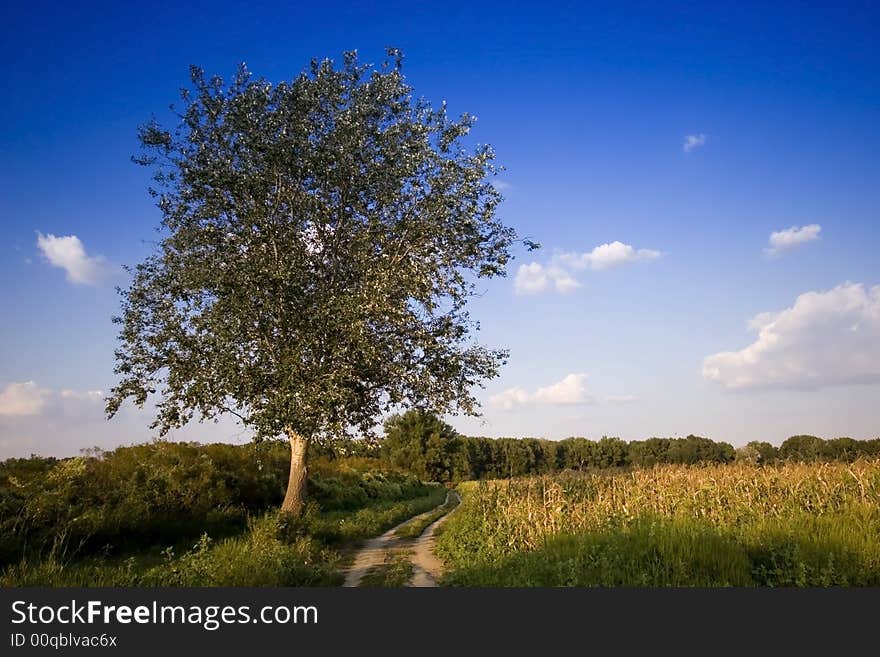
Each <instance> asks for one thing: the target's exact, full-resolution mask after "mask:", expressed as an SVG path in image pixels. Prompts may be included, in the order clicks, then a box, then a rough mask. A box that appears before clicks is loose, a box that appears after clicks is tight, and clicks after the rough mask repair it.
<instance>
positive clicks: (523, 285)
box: [513, 262, 549, 294]
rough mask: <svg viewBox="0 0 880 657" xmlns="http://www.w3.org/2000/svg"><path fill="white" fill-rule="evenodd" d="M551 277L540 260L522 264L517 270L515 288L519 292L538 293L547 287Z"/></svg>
mask: <svg viewBox="0 0 880 657" xmlns="http://www.w3.org/2000/svg"><path fill="white" fill-rule="evenodd" d="M548 280H549V277H548V276H547V272H546V271H544V266H543V265H542V264H540V263H538V262H531V263H529V264H527V265H520V266H519V269H517V270H516V279H514V281H513V289H514V290H515V291H516V293H517V294H536V293H538V292H543V291H544V290H545V289H547V282H548Z"/></svg>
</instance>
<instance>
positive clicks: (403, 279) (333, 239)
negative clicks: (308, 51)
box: [107, 50, 535, 514]
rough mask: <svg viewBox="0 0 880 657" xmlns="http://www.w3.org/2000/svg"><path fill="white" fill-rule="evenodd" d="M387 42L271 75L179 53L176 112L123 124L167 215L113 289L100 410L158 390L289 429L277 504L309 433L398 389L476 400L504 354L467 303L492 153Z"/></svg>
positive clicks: (297, 492) (486, 254) (437, 400)
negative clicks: (109, 379) (214, 73)
mask: <svg viewBox="0 0 880 657" xmlns="http://www.w3.org/2000/svg"><path fill="white" fill-rule="evenodd" d="M389 56H390V57H391V61H390V62H386V63H385V64H384V65H383V66H382V67H381V68H379V69H371V68H370V67H368V66H365V65H362V64H359V63H358V60H357V57H356V55H355V54H354V53H347V54H346V55H345V61H344V64H343V66H341V67H339V68H337V67H336V66H334V64H333V63H332V62H331V61H329V60H324V61H320V62H319V61H313V62H312V64H311V67H310V68H309V69H308V71H307V72H304V73H302V74H301V75H299V76H298V77H296V78H295V79H293V80H292V81H289V82H280V83H278V84H272V83H270V82H268V81H267V80H265V79H262V78H259V79H257V78H253V77H252V76H251V74H250V73H249V72H248V71H247V69H246V68H245V67H244V66H242V67H241V68H240V69H239V71H238V73H237V74H236V75H235V77H234V79H233V80H232V81H231V82H230V83H229V84H226V83H224V81H223V80H222V79H220V78H219V77H211V78H207V77H205V75H204V73H203V72H202V70H201V69H198V68H195V67H194V68H192V71H191V80H192V87H191V88H190V89H187V90H184V91H183V92H182V98H183V106H182V107H181V108H179V109H178V110H177V111H178V116H179V117H180V123H179V125H178V126H176V127H174V128H172V129H170V130H169V129H165V128H164V127H162V126H161V125H160V124H158V123H157V122H155V121H154V122H151V123H149V124H148V125H146V126H144V127H143V128H142V129H141V131H140V135H139V136H140V141H141V144H142V146H143V147H144V149H145V152H144V156H143V157H140V158H137V159H136V161H137V162H139V163H141V164H144V165H147V166H149V167H152V168H153V170H154V174H155V175H154V180H155V181H156V188H155V189H151V190H150V191H151V193H152V194H154V195H155V196H156V197H157V198H158V205H159V208H160V209H161V212H162V216H163V219H162V230H163V233H162V237H161V239H160V241H159V242H158V244H157V245H156V248H155V251H154V252H153V254H152V255H150V256H149V257H148V258H147V259H146V260H145V261H144V262H143V263H141V264H139V265H138V266H137V267H136V268H135V269H134V270H133V281H132V283H131V285H130V287H128V289H125V290H123V291H122V292H121V294H122V314H121V317H119V318H116V320H115V321H117V322H118V323H119V324H120V326H121V331H120V334H119V338H120V343H121V345H120V347H119V348H118V350H117V351H116V363H117V364H116V372H117V374H119V375H120V377H121V380H120V382H119V383H118V384H117V385H116V387H114V388H113V390H112V394H111V396H110V398H109V401H108V404H107V412H108V415H109V416H111V417H112V416H113V415H114V414H115V413H116V412H117V411H118V410H119V408H120V405H121V404H122V403H123V401H124V400H126V399H129V398H130V399H133V400H134V401H135V403H137V404H138V405H140V406H143V405H144V404H145V403H146V401H147V399H148V397H150V396H151V395H153V394H156V395H157V396H158V398H159V400H158V405H157V417H156V420H155V422H154V424H153V426H154V427H156V428H158V429H159V430H160V432H161V433H163V434H164V433H165V432H167V431H168V430H169V429H171V428H174V427H179V426H182V425H183V424H185V423H187V422H188V421H189V420H190V419H191V418H193V417H197V418H198V419H200V420H204V419H214V418H216V417H217V416H219V415H221V414H224V413H231V414H234V415H236V416H238V417H239V418H240V420H241V421H242V422H243V423H244V424H245V425H247V426H249V427H251V428H252V429H253V430H254V431H255V434H256V436H257V437H258V438H260V437H264V436H279V435H283V436H286V437H287V439H288V440H289V442H290V452H291V460H290V474H289V482H288V486H287V493H286V495H285V497H284V502H283V504H282V509H283V510H284V511H286V512H289V513H291V514H296V513H299V511H300V509H301V507H302V504H303V497H304V493H305V482H306V470H307V469H306V464H307V450H308V446H309V444H310V443H312V442H314V441H317V440H325V439H334V438H338V437H341V436H344V435H355V434H358V435H360V434H367V433H369V432H370V431H371V430H372V427H373V426H374V424H375V422H376V420H377V418H378V417H380V416H381V415H382V414H384V413H386V412H388V411H389V410H393V409H395V408H399V407H401V406H416V407H420V408H426V409H431V410H436V411H443V412H463V413H468V414H470V413H475V412H476V407H477V404H476V400H475V398H474V396H473V395H472V393H471V389H472V387H473V386H474V385H475V384H478V383H479V382H480V381H482V380H483V379H486V378H491V377H494V376H496V374H497V372H498V368H499V366H500V365H501V364H502V362H503V361H504V359H505V357H506V352H505V351H503V350H493V349H489V348H486V347H484V346H480V345H477V344H476V343H474V342H473V334H474V331H475V330H476V328H477V326H476V324H475V323H474V322H473V321H472V320H470V319H469V317H468V314H467V312H466V309H465V308H466V303H467V301H468V300H469V298H471V297H472V296H473V294H474V293H475V291H476V284H477V280H478V279H480V278H490V277H494V276H502V275H504V273H505V269H506V265H507V263H508V261H509V260H510V257H511V256H510V250H509V249H510V246H511V245H512V242H513V241H514V240H515V238H516V235H515V233H514V231H513V230H512V229H511V228H509V227H506V226H504V225H503V224H502V223H501V222H500V221H499V220H498V219H497V218H496V216H495V213H496V208H497V207H498V204H499V202H500V201H501V196H500V194H499V192H498V191H497V189H496V188H495V187H493V185H492V180H491V178H492V176H493V175H494V174H495V172H496V168H495V166H494V164H493V159H494V154H493V151H492V149H491V148H490V147H489V146H476V147H474V148H467V147H466V146H465V145H464V144H463V142H462V139H463V138H464V137H465V135H467V134H468V131H469V130H470V128H471V126H472V124H473V118H472V117H471V116H469V115H463V116H461V118H459V119H457V120H454V119H451V118H449V117H448V116H447V113H446V110H445V105H444V106H443V107H441V108H439V109H433V108H432V107H431V106H430V105H429V104H428V103H426V102H425V101H422V100H415V99H414V98H413V91H412V89H411V88H410V87H409V86H408V85H407V84H406V83H405V82H404V77H403V74H402V68H401V56H400V54H399V53H398V52H396V51H393V50H392V51H389ZM526 244H527V246H529V247H530V248H532V247H534V246H535V245H534V244H532V243H530V242H526Z"/></svg>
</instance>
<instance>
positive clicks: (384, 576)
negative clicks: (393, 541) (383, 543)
mask: <svg viewBox="0 0 880 657" xmlns="http://www.w3.org/2000/svg"><path fill="white" fill-rule="evenodd" d="M409 557H410V553H409V552H407V551H402V552H401V551H397V552H389V553H388V554H387V555H386V557H385V563H383V564H380V565H378V566H373V567H372V568H370V569H369V570H368V571H367V572H366V573H364V576H363V578H362V579H361V582H360V584H359V585H358V586H361V587H368V588H369V587H373V588H378V587H384V588H399V587H402V586H406V585H407V584H408V583H409V581H410V580H411V579H412V578H413V565H412V562H411V561H410V559H409Z"/></svg>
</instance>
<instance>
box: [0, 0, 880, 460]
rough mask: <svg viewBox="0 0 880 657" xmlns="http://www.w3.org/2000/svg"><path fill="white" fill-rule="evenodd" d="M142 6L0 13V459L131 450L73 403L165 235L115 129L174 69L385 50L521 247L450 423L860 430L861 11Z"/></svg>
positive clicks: (209, 431)
mask: <svg viewBox="0 0 880 657" xmlns="http://www.w3.org/2000/svg"><path fill="white" fill-rule="evenodd" d="M138 4H139V6H134V5H135V3H119V2H116V3H106V4H101V3H92V4H91V5H90V6H88V7H82V8H80V7H74V6H72V5H71V4H70V3H58V4H57V5H55V4H44V3H40V2H29V3H24V4H21V5H20V6H19V7H18V8H9V7H6V8H4V9H2V10H0V11H2V14H3V15H2V20H0V30H2V38H0V53H2V55H3V60H4V61H6V62H7V69H6V72H5V79H6V83H5V88H6V93H5V94H4V101H3V102H2V103H0V135H2V137H0V144H2V148H0V276H2V280H3V285H2V287H0V303H2V308H3V312H2V318H0V457H5V456H11V455H25V454H29V453H31V452H38V453H51V454H70V453H76V452H77V450H79V449H80V448H81V447H86V446H89V445H95V444H99V445H102V446H105V447H108V446H112V445H115V444H119V443H128V442H132V441H141V440H145V439H148V438H150V437H151V436H152V432H150V431H149V430H148V429H147V424H148V415H145V414H139V413H136V412H134V411H133V410H131V411H128V412H126V413H125V414H123V415H122V416H120V417H119V418H118V419H115V420H113V421H112V422H109V423H107V422H106V421H104V420H103V416H102V413H101V404H100V402H99V401H98V398H99V397H100V395H99V394H98V393H97V392H95V391H98V390H102V391H107V390H108V389H109V388H110V387H111V386H112V385H113V383H114V378H113V374H112V366H113V349H114V346H115V327H114V326H113V325H112V324H111V323H110V316H111V315H112V314H114V313H115V312H116V310H117V308H118V299H117V296H116V294H115V292H114V285H118V284H124V282H125V278H124V276H123V275H120V274H119V273H118V267H119V265H122V264H134V263H136V262H138V261H139V260H140V259H141V258H142V257H143V256H144V255H145V254H146V253H147V252H148V249H149V245H148V244H145V241H149V240H151V239H154V236H155V232H154V228H155V227H156V226H157V225H158V222H159V218H160V216H159V212H158V210H157V209H156V208H155V207H154V205H153V202H152V200H151V199H150V198H149V196H148V195H147V193H146V186H147V173H146V172H145V171H144V170H142V169H140V168H139V167H136V166H135V165H133V164H131V163H130V162H129V157H130V155H132V154H133V153H135V152H136V139H135V135H136V129H137V126H138V125H139V124H140V123H142V122H144V121H145V120H147V119H149V118H150V116H151V115H152V114H157V115H158V116H159V117H160V118H162V117H164V116H166V114H165V111H166V108H167V106H168V105H169V104H170V103H171V102H174V101H175V100H176V98H177V93H178V89H179V88H180V87H181V86H183V85H185V83H186V81H187V71H188V66H189V65H190V64H198V65H200V66H202V67H204V68H205V69H206V70H207V71H209V72H210V73H219V74H221V75H225V76H228V75H229V74H231V73H232V72H233V71H234V69H235V66H236V65H237V63H238V62H241V61H245V62H247V63H248V65H249V67H250V68H251V69H252V70H253V71H254V72H255V73H256V74H258V75H262V76H265V77H267V78H269V79H271V80H281V79H289V78H291V77H294V76H295V75H296V74H298V73H299V72H300V71H301V70H302V68H303V67H304V66H305V65H306V63H307V62H308V61H309V59H311V58H312V57H318V58H323V57H331V58H336V59H339V57H340V54H341V53H342V52H343V51H344V50H349V49H357V50H358V51H359V53H360V55H361V57H362V59H363V60H366V61H374V62H378V61H381V59H382V58H383V49H384V47H385V46H386V45H393V46H396V47H399V48H401V49H403V51H404V53H405V73H406V75H407V79H408V81H409V83H410V84H411V85H412V86H413V87H414V88H415V90H416V92H417V93H418V94H419V95H423V96H425V97H426V98H428V99H430V100H432V101H434V102H436V103H439V102H440V101H441V100H444V99H445V100H447V101H448V103H449V107H450V109H451V110H452V112H454V113H458V112H462V111H468V112H471V113H473V114H475V115H477V117H478V122H477V125H476V127H475V130H474V133H473V138H474V139H475V140H477V141H480V142H489V143H491V144H493V145H494V146H495V148H496V150H497V153H498V159H499V162H500V163H502V164H504V165H505V166H506V167H507V171H506V173H505V174H504V176H503V178H502V187H503V192H504V194H505V197H506V201H505V203H504V204H503V205H502V208H501V211H500V212H501V215H502V217H503V218H504V220H505V221H506V222H508V223H510V224H512V225H513V226H515V227H516V228H517V229H518V230H519V232H520V234H522V235H526V236H530V237H532V238H533V239H535V240H537V241H538V242H540V243H541V244H542V245H543V246H544V248H543V249H541V250H540V251H539V252H536V253H519V254H518V257H517V259H516V261H515V262H514V263H513V265H512V267H511V269H510V275H509V277H508V278H506V279H503V280H499V281H495V282H492V283H491V284H489V285H487V286H486V294H485V295H484V296H483V297H482V298H481V299H479V300H478V301H477V302H476V303H475V305H474V315H475V316H476V317H477V318H478V319H479V320H480V321H481V322H482V326H483V330H482V332H481V339H482V340H483V341H484V342H487V343H489V344H493V345H501V346H506V347H509V348H510V349H511V359H510V362H509V364H508V366H507V367H506V368H505V369H504V370H503V373H502V376H501V377H500V378H499V379H496V380H494V381H492V382H490V383H489V384H488V386H487V389H486V390H485V391H484V392H481V393H480V397H481V399H482V400H483V401H484V402H485V403H484V417H483V418H481V419H479V420H470V419H461V418H455V419H451V421H452V422H453V424H455V426H456V427H458V428H460V429H461V430H463V431H465V432H467V433H480V434H486V435H518V436H521V435H539V436H547V437H551V438H561V437H565V436H569V435H584V436H588V437H601V436H602V435H603V434H607V435H620V436H621V437H623V438H626V439H637V438H644V437H648V436H652V435H659V436H668V435H686V434H687V433H698V434H701V435H707V436H709V437H712V438H715V439H720V440H728V441H730V442H732V443H734V444H737V445H739V444H743V443H745V442H747V441H748V440H751V439H761V440H769V441H771V442H775V443H779V442H780V441H781V440H783V439H784V438H785V437H787V436H788V435H791V434H795V433H814V434H818V435H823V436H826V437H832V436H838V435H850V436H852V437H854V438H867V437H875V436H877V435H880V405H878V404H877V400H878V399H880V397H878V393H880V288H877V287H876V286H878V285H880V264H878V258H877V246H878V244H880V221H878V220H880V217H878V205H880V204H878V201H880V158H878V155H877V154H878V153H880V48H877V44H878V43H880V9H878V8H877V6H876V5H874V6H873V7H871V5H870V3H851V4H846V3H826V4H824V5H820V4H815V5H813V4H811V5H804V4H803V3H792V4H786V3H761V4H755V5H750V4H746V3H739V2H738V3H729V4H727V5H726V6H719V5H717V4H715V3H712V4H709V3H706V4H701V3H686V4H685V3H682V4H675V3H617V2H615V3H557V2H547V3H540V4H539V3H513V2H504V3H461V4H457V3H441V4H437V3H424V4H421V3H401V4H394V3H383V4H382V5H381V6H378V5H375V3H367V2H363V3H338V4H337V5H334V6H333V7H332V8H329V7H320V6H319V5H318V4H317V3H311V4H310V6H308V7H294V6H292V4H293V3H247V4H231V3H230V4H225V3H220V2H210V3H186V5H187V6H181V3H167V4H166V5H163V6H149V5H147V4H146V3H138ZM153 4H154V3H150V5H153ZM587 5H589V6H587ZM773 233H776V236H775V237H772V238H771V234H773ZM39 235H42V236H43V239H42V240H40V242H39V243H38V237H39ZM50 236H54V238H53V237H50ZM73 236H75V238H76V239H73ZM64 238H67V239H64ZM602 245H610V246H606V247H602ZM597 247H600V248H598V249H597V250H595V251H594V249H596V248H597ZM79 248H81V249H82V251H78V249H79ZM523 265H526V266H527V267H524V268H523V270H522V271H520V270H519V268H520V266H523ZM761 313H772V315H761ZM756 317H758V321H756V322H753V329H751V330H750V329H749V328H748V323H749V321H750V320H753V319H754V318H756ZM759 329H760V330H759ZM89 391H92V393H91V394H90V393H89ZM175 437H179V438H189V437H192V438H198V439H202V440H209V439H217V440H221V439H222V440H226V439H242V438H243V437H244V434H242V432H241V430H240V429H239V428H237V427H236V426H234V425H233V424H232V423H231V422H230V423H221V424H220V425H218V426H214V425H208V426H196V427H193V428H191V429H187V430H184V431H179V432H177V433H176V434H175Z"/></svg>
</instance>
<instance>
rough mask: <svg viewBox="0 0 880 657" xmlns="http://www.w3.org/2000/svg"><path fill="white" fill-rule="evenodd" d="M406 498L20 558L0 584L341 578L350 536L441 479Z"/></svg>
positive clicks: (383, 525)
mask: <svg viewBox="0 0 880 657" xmlns="http://www.w3.org/2000/svg"><path fill="white" fill-rule="evenodd" d="M429 491H430V492H429V493H428V494H427V495H421V496H419V497H415V498H413V499H409V500H402V501H379V502H375V503H373V504H371V505H370V506H367V507H365V508H362V509H358V510H355V511H329V512H321V511H320V509H318V507H317V505H315V504H312V505H310V506H309V507H308V508H307V510H306V512H305V513H304V514H303V516H302V517H301V518H299V519H296V520H294V521H292V522H291V521H290V520H288V519H287V518H285V517H284V516H282V515H280V514H279V513H278V512H276V511H271V512H267V513H264V514H262V515H260V516H255V517H253V518H251V519H250V520H249V521H248V523H247V529H246V530H245V531H243V532H242V533H240V534H238V535H236V536H231V537H227V538H222V539H220V540H214V539H212V538H211V537H209V536H208V535H207V534H203V535H202V537H201V538H200V539H199V540H198V541H197V542H195V544H185V543H183V544H182V543H180V542H178V543H177V544H176V545H174V546H164V547H162V546H159V545H157V546H152V547H150V548H146V549H141V550H139V551H135V552H132V553H129V554H126V555H110V556H103V555H91V556H88V557H85V558H81V559H65V558H63V557H62V556H59V555H56V554H50V555H49V556H48V557H46V558H43V559H38V560H22V561H20V562H18V563H16V564H13V565H11V566H9V567H7V568H6V569H5V570H4V571H3V572H2V574H0V586H337V585H339V584H341V583H342V579H343V577H342V576H341V575H340V574H339V568H340V566H341V564H342V562H343V560H344V557H343V555H342V552H341V550H342V549H343V548H344V547H345V545H346V544H348V543H350V542H353V541H357V540H360V539H363V538H367V537H369V536H374V535H377V534H380V533H382V532H383V531H385V530H387V529H388V528H390V527H393V526H394V525H396V524H398V523H399V522H401V521H402V520H404V519H406V518H408V517H411V516H413V515H415V514H418V513H422V512H424V511H425V510H427V509H430V508H433V507H435V506H436V505H437V504H440V503H441V502H442V500H443V497H444V496H445V491H444V490H443V489H442V488H441V487H439V486H438V487H435V488H433V489H429Z"/></svg>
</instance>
